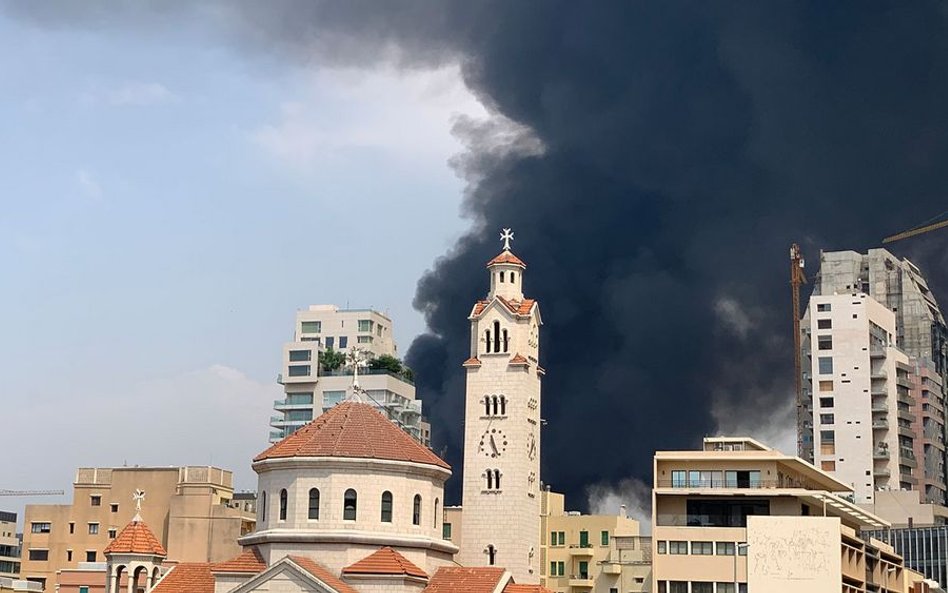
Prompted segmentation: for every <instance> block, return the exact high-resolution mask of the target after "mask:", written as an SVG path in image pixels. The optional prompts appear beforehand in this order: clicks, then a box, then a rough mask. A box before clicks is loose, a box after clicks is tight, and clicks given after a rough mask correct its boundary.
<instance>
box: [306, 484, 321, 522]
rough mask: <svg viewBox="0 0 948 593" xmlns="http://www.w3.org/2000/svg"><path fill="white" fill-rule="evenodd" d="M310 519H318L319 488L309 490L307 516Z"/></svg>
mask: <svg viewBox="0 0 948 593" xmlns="http://www.w3.org/2000/svg"><path fill="white" fill-rule="evenodd" d="M307 516H308V517H309V518H310V519H319V488H310V489H309V514H308V515H307Z"/></svg>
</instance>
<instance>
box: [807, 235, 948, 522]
mask: <svg viewBox="0 0 948 593" xmlns="http://www.w3.org/2000/svg"><path fill="white" fill-rule="evenodd" d="M840 295H842V296H840ZM859 295H868V296H869V297H870V298H871V299H873V300H875V301H877V302H878V303H880V304H881V305H882V306H884V307H885V308H886V309H887V310H888V311H889V312H891V314H892V318H893V319H894V332H893V331H892V329H891V326H890V327H889V328H887V329H886V333H891V334H894V336H893V337H892V338H890V337H889V336H886V338H887V340H888V342H890V343H889V344H888V345H887V346H885V347H878V336H875V337H874V338H873V339H874V340H875V343H876V344H877V347H876V348H875V349H874V352H872V353H870V354H871V359H872V364H871V365H868V366H870V367H871V368H873V369H879V368H881V367H883V366H885V365H886V364H887V362H886V361H887V360H888V358H889V356H888V355H887V354H888V353H889V352H890V351H889V350H888V348H890V347H894V348H895V349H896V350H897V351H898V352H900V353H901V354H899V353H897V352H895V353H894V355H895V357H896V358H897V359H898V363H897V364H896V370H895V374H894V375H893V374H892V373H891V372H890V371H886V372H885V376H883V375H882V374H879V373H875V374H874V375H873V376H872V377H871V389H872V390H874V391H872V393H871V396H872V397H871V398H870V400H869V401H870V402H871V406H872V411H873V425H874V430H873V434H874V440H876V441H878V439H879V438H883V440H890V441H891V440H892V438H891V437H892V436H893V435H892V432H895V433H897V435H898V441H899V445H900V448H899V450H898V451H897V452H896V451H894V450H892V449H890V448H888V447H886V450H885V451H877V453H878V454H877V455H876V460H875V461H876V463H875V464H874V467H876V468H880V469H881V468H882V467H883V466H889V465H894V464H893V463H890V461H891V458H892V455H893V453H898V457H899V465H900V466H901V469H900V471H899V479H898V480H896V479H894V478H893V476H894V473H893V476H889V478H888V479H886V477H885V476H883V475H880V474H874V475H872V476H869V475H868V474H867V476H866V477H872V478H873V479H872V480H868V479H867V480H863V481H862V482H856V481H854V480H853V481H852V483H853V484H854V488H856V490H857V498H858V497H859V494H858V492H859V486H858V484H859V483H862V484H863V486H862V488H863V489H865V488H868V486H866V485H865V484H868V483H870V482H872V483H873V488H876V489H880V488H881V489H911V490H917V491H918V492H919V495H920V498H921V502H925V503H935V504H945V503H946V502H948V473H946V472H948V463H946V461H948V459H946V452H945V440H946V427H945V386H946V383H948V382H946V378H948V374H946V373H948V346H946V340H948V338H946V336H948V327H946V325H945V319H944V316H943V314H942V312H941V309H940V308H939V306H938V303H937V301H936V300H935V297H934V295H933V294H932V292H931V290H930V289H929V287H928V283H927V282H926V281H925V278H924V277H923V276H922V274H921V271H920V270H919V269H918V268H917V267H916V266H915V265H914V264H913V263H912V262H910V261H909V260H906V259H903V260H899V259H898V258H896V257H895V256H894V255H892V254H891V253H890V252H888V251H886V250H885V249H872V250H869V252H868V253H866V254H860V253H856V252H854V251H839V252H824V253H822V254H821V257H820V272H819V275H818V278H817V282H816V284H815V285H814V289H813V297H814V298H816V297H830V296H837V297H840V301H839V302H841V303H844V305H843V306H844V307H848V305H845V302H846V299H847V298H849V297H852V302H854V303H855V302H857V301H858V300H859ZM826 313H828V312H826V311H823V312H820V311H815V310H814V309H813V305H812V300H811V306H810V307H809V308H808V310H807V313H806V316H805V318H804V322H803V325H802V327H803V330H802V331H803V336H802V344H803V351H804V355H805V356H804V359H805V360H807V358H806V357H811V359H810V361H811V362H812V366H810V365H806V364H805V365H804V366H805V367H806V368H804V377H803V381H804V391H805V393H804V402H805V409H804V411H805V413H804V416H803V424H802V425H800V426H798V427H797V429H798V431H799V432H800V436H801V450H800V455H801V456H802V457H803V458H804V459H807V460H808V461H811V462H815V461H818V460H819V459H820V449H821V448H822V447H824V445H823V444H821V443H822V442H823V440H825V439H823V440H821V439H820V436H821V435H820V431H821V430H830V429H827V428H820V425H821V424H825V423H821V418H827V416H825V415H826V414H828V413H829V412H828V411H826V410H824V409H822V408H821V407H820V401H821V399H822V398H826V397H828V396H830V395H831V394H829V393H825V392H821V391H820V386H821V384H822V385H824V386H825V385H828V383H826V382H825V381H827V380H828V378H827V377H820V376H819V375H820V373H819V372H818V370H819V369H818V364H819V358H821V357H822V358H827V356H826V355H827V353H826V352H825V351H824V352H820V344H819V340H820V339H821V338H822V339H823V340H824V345H825V344H826V343H827V342H826V340H830V339H831V340H832V342H833V344H834V348H843V349H846V350H848V351H850V352H856V353H857V354H858V352H860V351H861V350H860V349H861V348H862V347H864V344H863V345H860V346H858V347H857V346H856V345H855V344H853V345H851V346H846V345H842V344H841V342H840V340H841V339H845V338H842V337H840V336H837V337H834V338H830V337H828V336H827V334H828V333H829V328H825V327H824V328H821V327H819V324H818V322H817V321H816V319H815V318H816V317H817V316H820V317H822V318H823V321H822V323H824V324H827V323H832V320H828V319H827V315H826ZM853 314H854V315H855V314H856V313H855V312H854V313H853ZM853 319H856V318H853ZM870 328H871V329H872V330H873V331H875V332H876V333H879V332H878V324H876V328H873V327H872V326H870ZM857 333H858V338H857V340H858V341H860V342H861V341H863V335H864V332H863V331H862V329H860V330H859V332H857ZM850 334H851V332H850ZM854 348H856V350H853V349H854ZM883 354H886V355H885V356H883ZM903 355H904V356H907V360H906V359H905V357H904V356H903ZM850 358H851V357H850ZM860 358H864V357H862V355H857V356H856V359H853V360H849V362H851V363H852V364H850V365H849V366H850V367H852V368H849V370H843V371H839V373H837V375H838V377H837V379H836V384H835V385H834V388H837V389H838V388H841V387H843V386H844V385H845V386H846V387H847V389H848V390H849V391H852V388H853V385H852V381H854V380H855V379H854V378H853V375H852V374H853V373H856V374H859V373H862V372H864V371H865V368H866V367H867V365H866V364H865V363H864V364H862V365H859V364H857V362H858V360H859V359H860ZM857 366H858V367H860V368H859V369H857V368H856V367H857ZM844 372H845V373H847V374H849V375H850V376H849V380H850V383H848V384H844V383H842V382H841V381H842V380H843V379H844V378H843V377H842V375H841V373H844ZM893 379H894V381H893ZM821 381H822V383H821ZM892 383H894V387H893V385H892ZM892 389H895V391H896V394H895V395H896V401H897V405H896V408H897V409H896V415H895V416H893V415H891V413H890V411H891V410H886V411H883V410H882V409H881V406H880V405H879V404H880V401H881V396H882V393H881V391H883V390H886V391H888V392H891V391H892ZM853 393H855V392H853ZM887 395H888V396H891V393H888V394H887ZM840 399H841V398H835V400H834V403H835V404H836V405H839V403H840ZM846 402H847V403H846V407H848V408H852V407H853V406H855V407H856V408H864V407H865V404H866V402H865V401H857V400H853V399H852V398H849V399H847V400H846ZM889 404H891V400H889ZM886 407H891V406H886ZM831 417H832V418H833V420H834V421H836V423H837V424H838V423H839V418H837V417H836V416H831ZM847 421H848V420H847ZM855 421H856V419H852V422H855ZM859 421H860V422H861V423H864V422H865V420H864V414H862V415H861V417H860V418H859ZM847 426H848V425H847ZM852 426H857V428H862V429H864V428H865V426H863V425H862V424H860V425H855V424H853V425H852ZM827 434H829V433H827ZM885 437H889V438H888V439H886V438H885ZM861 438H865V437H864V436H862V437H861ZM908 449H911V450H912V454H908ZM903 452H904V453H905V454H904V455H903V454H902V453H903ZM886 454H888V455H889V456H890V457H889V458H888V459H886V458H884V457H883V456H884V455H886ZM842 459H843V460H845V459H847V458H846V457H842ZM825 460H827V461H828V459H825ZM836 461H837V464H838V465H842V464H845V463H848V461H840V460H838V459H837V460H836ZM908 470H911V471H908ZM853 471H855V470H853ZM882 471H886V470H885V469H883V470H882ZM888 471H890V473H891V472H894V471H895V467H889V468H888ZM910 474H911V478H910V477H909V475H910ZM861 500H862V501H863V502H866V501H867V499H866V498H865V497H863V498H862V499H861Z"/></svg>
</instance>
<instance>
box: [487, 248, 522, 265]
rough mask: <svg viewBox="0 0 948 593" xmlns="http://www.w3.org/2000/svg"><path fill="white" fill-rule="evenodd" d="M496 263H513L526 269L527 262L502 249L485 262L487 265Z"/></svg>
mask: <svg viewBox="0 0 948 593" xmlns="http://www.w3.org/2000/svg"><path fill="white" fill-rule="evenodd" d="M496 264H513V265H515V266H520V267H521V268H524V269H526V267H527V264H525V263H523V260H522V259H520V258H519V257H517V256H516V255H514V254H513V252H512V251H510V250H507V249H504V250H503V251H501V252H500V254H499V255H498V256H497V257H495V258H494V259H492V260H490V261H489V262H487V266H488V267H490V266H493V265H496Z"/></svg>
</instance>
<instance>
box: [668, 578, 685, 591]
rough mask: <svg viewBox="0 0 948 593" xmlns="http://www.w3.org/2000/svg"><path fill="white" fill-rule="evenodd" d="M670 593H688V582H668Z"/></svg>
mask: <svg viewBox="0 0 948 593" xmlns="http://www.w3.org/2000/svg"><path fill="white" fill-rule="evenodd" d="M668 593H688V582H687V581H668Z"/></svg>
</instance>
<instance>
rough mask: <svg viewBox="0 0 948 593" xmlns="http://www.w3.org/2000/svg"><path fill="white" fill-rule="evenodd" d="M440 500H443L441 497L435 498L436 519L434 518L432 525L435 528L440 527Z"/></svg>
mask: <svg viewBox="0 0 948 593" xmlns="http://www.w3.org/2000/svg"><path fill="white" fill-rule="evenodd" d="M440 502H441V501H440V500H439V499H437V498H436V499H435V504H434V520H433V521H432V523H431V526H432V527H434V528H435V529H437V528H438V508H439V506H438V503H440Z"/></svg>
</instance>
